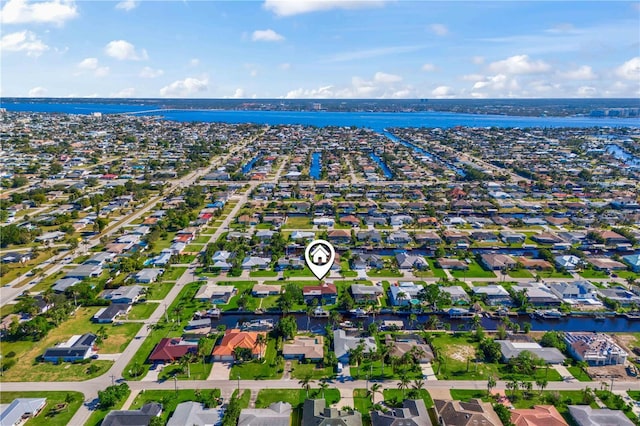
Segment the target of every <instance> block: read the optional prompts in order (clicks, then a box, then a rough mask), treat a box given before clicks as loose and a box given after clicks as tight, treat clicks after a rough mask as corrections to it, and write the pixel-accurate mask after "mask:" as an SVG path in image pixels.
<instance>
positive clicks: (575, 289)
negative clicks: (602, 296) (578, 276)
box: [547, 281, 602, 306]
mask: <svg viewBox="0 0 640 426" xmlns="http://www.w3.org/2000/svg"><path fill="white" fill-rule="evenodd" d="M547 285H548V287H549V288H550V289H551V291H552V292H553V294H555V295H556V296H558V297H559V298H560V299H562V301H563V302H565V303H569V304H571V305H590V306H595V305H602V302H601V301H600V300H599V299H598V288H597V287H596V286H594V285H593V284H591V283H590V282H589V281H571V282H561V283H549V284H547Z"/></svg>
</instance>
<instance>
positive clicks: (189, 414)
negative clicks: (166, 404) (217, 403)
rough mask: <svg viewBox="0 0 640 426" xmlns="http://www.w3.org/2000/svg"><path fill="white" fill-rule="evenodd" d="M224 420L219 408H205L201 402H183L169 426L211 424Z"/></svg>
mask: <svg viewBox="0 0 640 426" xmlns="http://www.w3.org/2000/svg"><path fill="white" fill-rule="evenodd" d="M221 421H222V412H221V411H220V409H219V408H205V406H204V405H203V404H202V403H200V402H193V401H187V402H181V403H180V404H178V406H177V407H176V411H174V412H173V415H172V416H171V418H170V419H169V421H168V422H167V426H185V425H189V426H209V425H217V424H219V423H220V422H221Z"/></svg>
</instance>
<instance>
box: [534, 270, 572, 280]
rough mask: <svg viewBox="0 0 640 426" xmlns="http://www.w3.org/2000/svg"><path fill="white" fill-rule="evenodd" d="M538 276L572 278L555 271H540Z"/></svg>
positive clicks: (565, 273)
mask: <svg viewBox="0 0 640 426" xmlns="http://www.w3.org/2000/svg"><path fill="white" fill-rule="evenodd" d="M538 275H540V277H542V278H572V275H571V274H570V273H568V272H558V271H556V270H555V269H552V270H544V271H540V272H538Z"/></svg>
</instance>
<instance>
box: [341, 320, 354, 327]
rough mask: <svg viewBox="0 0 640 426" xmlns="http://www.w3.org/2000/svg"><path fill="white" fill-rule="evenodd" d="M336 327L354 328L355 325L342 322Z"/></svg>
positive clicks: (349, 322)
mask: <svg viewBox="0 0 640 426" xmlns="http://www.w3.org/2000/svg"><path fill="white" fill-rule="evenodd" d="M338 326H339V327H340V328H356V325H355V324H354V323H352V322H351V321H342V322H341V323H340V324H338Z"/></svg>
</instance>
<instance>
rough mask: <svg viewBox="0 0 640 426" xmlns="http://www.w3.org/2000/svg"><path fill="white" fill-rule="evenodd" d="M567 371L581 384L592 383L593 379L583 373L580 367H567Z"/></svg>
mask: <svg viewBox="0 0 640 426" xmlns="http://www.w3.org/2000/svg"><path fill="white" fill-rule="evenodd" d="M567 370H569V373H571V375H572V376H573V377H575V378H576V379H578V380H579V381H581V382H591V381H592V380H591V377H589V375H588V374H585V372H584V371H582V368H580V367H576V366H571V367H567Z"/></svg>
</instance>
